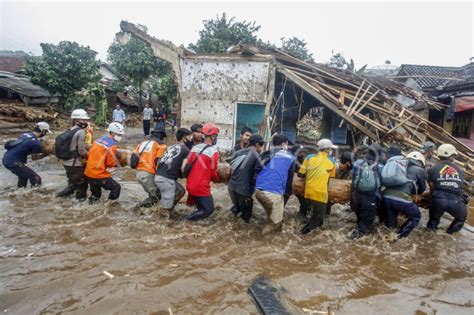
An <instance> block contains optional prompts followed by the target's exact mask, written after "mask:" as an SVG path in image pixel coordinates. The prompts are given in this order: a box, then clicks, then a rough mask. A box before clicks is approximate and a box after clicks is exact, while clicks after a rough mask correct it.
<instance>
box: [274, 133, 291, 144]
mask: <svg viewBox="0 0 474 315" xmlns="http://www.w3.org/2000/svg"><path fill="white" fill-rule="evenodd" d="M285 142H286V143H288V137H287V136H285V135H274V136H273V140H272V144H273V145H274V146H279V145H282V144H283V143H285Z"/></svg>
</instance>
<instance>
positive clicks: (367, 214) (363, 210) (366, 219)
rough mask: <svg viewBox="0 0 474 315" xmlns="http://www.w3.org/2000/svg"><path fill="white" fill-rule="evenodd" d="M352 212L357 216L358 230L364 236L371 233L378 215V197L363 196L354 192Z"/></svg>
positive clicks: (373, 195) (371, 195)
mask: <svg viewBox="0 0 474 315" xmlns="http://www.w3.org/2000/svg"><path fill="white" fill-rule="evenodd" d="M351 210H352V211H354V212H355V214H356V216H357V228H356V230H357V231H358V232H359V233H360V234H362V235H365V234H367V233H369V232H370V231H371V230H372V228H373V225H374V221H375V215H376V213H377V197H376V196H375V194H361V193H359V192H357V191H353V192H352V198H351Z"/></svg>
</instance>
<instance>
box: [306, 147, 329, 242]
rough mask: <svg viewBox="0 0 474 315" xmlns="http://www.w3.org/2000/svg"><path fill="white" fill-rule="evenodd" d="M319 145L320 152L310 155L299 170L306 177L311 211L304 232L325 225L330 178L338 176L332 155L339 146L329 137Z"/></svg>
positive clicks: (307, 197) (307, 196) (307, 195)
mask: <svg viewBox="0 0 474 315" xmlns="http://www.w3.org/2000/svg"><path fill="white" fill-rule="evenodd" d="M317 147H318V149H319V153H318V154H316V155H314V154H310V155H308V156H307V157H306V159H305V160H304V162H303V165H301V168H300V170H299V171H298V176H299V177H301V178H304V179H305V192H304V196H305V199H307V200H308V203H309V206H310V212H311V218H310V219H309V222H308V223H307V224H306V225H305V226H304V227H303V229H302V230H301V233H303V234H307V233H309V232H311V231H312V230H314V229H315V228H317V227H320V226H321V225H323V221H324V213H325V212H326V208H327V203H328V195H329V194H328V185H329V178H330V177H335V176H336V165H335V163H334V161H333V160H332V159H331V158H330V156H331V153H332V151H333V150H334V149H336V148H337V146H335V145H333V143H332V142H331V140H329V139H321V140H319V141H318V143H317Z"/></svg>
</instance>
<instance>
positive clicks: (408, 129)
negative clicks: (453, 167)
mask: <svg viewBox="0 0 474 315" xmlns="http://www.w3.org/2000/svg"><path fill="white" fill-rule="evenodd" d="M120 26H121V30H122V32H120V33H118V34H117V38H118V39H119V41H126V40H127V38H129V36H135V37H137V38H139V39H141V40H143V41H144V42H146V43H148V44H149V45H150V47H151V48H152V50H153V52H154V54H155V56H156V57H157V58H160V59H163V60H166V61H168V62H170V63H171V65H172V68H173V70H174V73H175V75H176V79H177V85H178V91H179V95H178V113H177V115H178V117H177V118H178V122H179V123H180V125H183V126H189V125H191V124H193V123H197V122H212V123H216V124H218V125H219V126H220V128H221V134H220V136H219V139H218V145H219V148H220V149H221V150H222V149H224V150H230V148H231V147H232V145H233V144H234V143H235V142H236V141H237V140H238V133H239V130H240V128H241V127H243V126H249V127H252V128H253V129H256V130H259V131H260V133H261V134H264V135H265V136H266V137H267V138H268V137H270V136H271V134H273V133H275V132H283V133H284V134H285V135H287V136H288V137H289V138H290V139H291V140H293V141H296V140H299V141H301V142H306V143H315V142H316V141H317V139H319V138H321V137H326V138H330V139H331V140H332V141H333V142H334V143H336V144H338V145H341V146H347V147H351V146H354V145H358V144H360V143H363V142H365V141H366V140H367V139H370V140H373V141H379V142H381V143H384V142H385V143H389V142H393V141H394V142H398V143H399V144H400V145H402V146H403V147H404V148H405V149H406V150H409V149H420V147H421V144H422V143H423V142H424V141H426V140H431V141H433V142H435V143H437V144H438V145H439V144H440V143H444V142H448V143H452V144H453V145H454V146H455V147H456V148H457V149H458V151H459V152H460V156H459V159H458V161H457V162H458V163H459V164H460V165H462V166H464V167H465V168H466V170H468V174H473V173H472V170H473V167H474V159H473V157H474V151H473V150H472V149H470V148H468V147H467V146H465V145H464V144H463V143H462V142H460V141H459V140H457V139H456V138H454V137H453V136H452V135H451V134H449V133H447V132H446V131H445V130H443V128H441V127H440V126H438V125H436V124H434V123H432V122H430V121H429V120H428V119H426V118H424V117H422V116H420V115H417V113H416V112H414V111H412V110H411V109H410V108H409V106H413V105H417V106H421V105H423V104H424V106H427V107H429V108H435V109H440V110H441V109H443V108H444V105H443V104H440V103H438V102H436V101H434V100H433V99H432V98H430V97H428V96H426V95H425V94H424V93H422V92H418V91H416V90H414V89H411V88H409V87H407V86H405V85H404V84H402V83H399V82H394V81H391V80H388V79H386V78H382V77H364V76H359V75H356V74H352V73H349V72H345V71H339V70H336V69H333V68H329V67H327V66H326V65H322V64H310V63H306V62H303V61H301V60H299V59H296V58H294V57H293V56H291V55H288V54H286V53H284V52H282V51H280V50H278V49H261V48H256V47H253V46H247V45H241V44H239V45H236V46H235V47H232V48H230V49H229V50H228V53H226V54H215V55H212V54H206V55H197V54H195V53H194V52H191V51H189V50H187V49H185V48H184V47H182V46H181V47H177V46H175V45H174V44H173V43H171V42H167V41H162V40H159V39H156V38H153V37H151V36H150V35H148V34H146V33H144V32H142V31H141V30H140V29H139V28H137V27H136V26H135V25H133V24H131V23H128V22H125V21H122V23H121V25H120Z"/></svg>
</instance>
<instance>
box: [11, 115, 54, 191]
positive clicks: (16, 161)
mask: <svg viewBox="0 0 474 315" xmlns="http://www.w3.org/2000/svg"><path fill="white" fill-rule="evenodd" d="M48 133H51V130H50V128H49V125H48V123H46V122H44V121H42V122H39V123H37V124H36V126H35V128H34V129H33V131H31V132H26V133H24V134H22V135H21V136H20V137H18V139H16V140H11V141H8V142H7V143H5V149H7V152H5V155H4V156H3V165H4V166H5V168H6V169H8V170H9V171H10V172H12V173H13V174H15V175H16V176H18V183H17V187H18V188H26V186H27V185H28V181H29V182H30V184H31V187H35V186H41V177H40V176H39V175H38V174H36V172H35V171H33V170H32V169H31V168H29V167H28V166H26V162H27V159H28V155H32V154H33V156H32V159H33V160H37V159H40V158H43V157H44V156H45V155H43V154H40V153H41V143H40V141H39V139H40V138H43V137H44V136H45V135H46V134H48Z"/></svg>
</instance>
